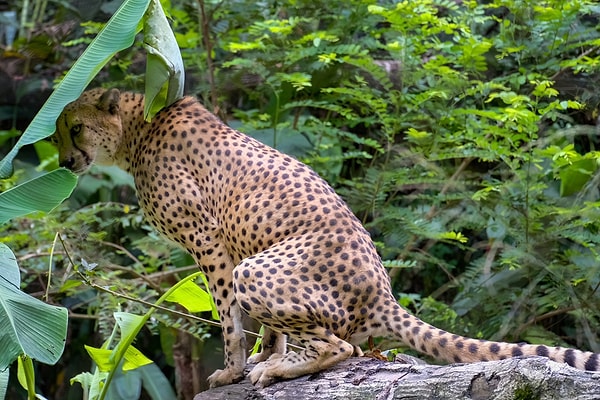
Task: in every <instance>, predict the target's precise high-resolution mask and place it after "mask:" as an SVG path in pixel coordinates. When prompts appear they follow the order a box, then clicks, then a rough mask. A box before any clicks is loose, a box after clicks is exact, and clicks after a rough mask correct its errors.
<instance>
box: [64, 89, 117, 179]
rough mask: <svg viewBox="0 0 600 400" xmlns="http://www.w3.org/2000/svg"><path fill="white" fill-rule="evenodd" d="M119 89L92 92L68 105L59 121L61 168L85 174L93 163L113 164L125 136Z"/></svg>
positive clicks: (84, 94) (94, 90) (93, 90)
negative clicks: (123, 135)
mask: <svg viewBox="0 0 600 400" xmlns="http://www.w3.org/2000/svg"><path fill="white" fill-rule="evenodd" d="M119 100H120V93H119V91H118V90H117V89H109V90H106V89H92V90H89V91H87V92H85V93H83V94H82V95H81V97H79V98H78V99H77V100H75V101H73V102H72V103H69V104H68V105H67V106H66V107H65V109H64V110H63V112H62V113H61V114H60V116H59V117H58V119H57V120H56V132H55V133H54V140H55V141H56V144H57V146H58V160H59V164H60V166H61V167H66V168H68V169H70V170H71V171H73V172H75V173H77V174H82V173H84V172H85V171H87V170H88V169H89V168H90V166H91V165H92V163H96V164H100V165H112V164H114V163H115V159H114V156H115V153H116V151H117V149H118V147H119V143H120V140H121V136H122V125H121V116H120V113H119Z"/></svg>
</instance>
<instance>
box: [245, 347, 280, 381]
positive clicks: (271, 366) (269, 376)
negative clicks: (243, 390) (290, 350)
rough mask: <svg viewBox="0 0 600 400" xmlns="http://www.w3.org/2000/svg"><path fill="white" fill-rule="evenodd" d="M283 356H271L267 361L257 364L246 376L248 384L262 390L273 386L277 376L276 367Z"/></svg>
mask: <svg viewBox="0 0 600 400" xmlns="http://www.w3.org/2000/svg"><path fill="white" fill-rule="evenodd" d="M283 357H284V355H283V354H279V353H277V354H273V355H272V356H271V357H269V359H268V360H267V361H263V362H261V363H258V364H257V365H256V366H254V368H252V371H250V373H249V374H248V378H250V382H252V384H253V385H255V386H256V387H258V388H264V387H267V386H270V385H271V384H273V383H274V382H275V381H276V380H277V378H278V376H277V375H276V373H275V372H276V371H277V366H278V365H280V364H281V359H282V358H283Z"/></svg>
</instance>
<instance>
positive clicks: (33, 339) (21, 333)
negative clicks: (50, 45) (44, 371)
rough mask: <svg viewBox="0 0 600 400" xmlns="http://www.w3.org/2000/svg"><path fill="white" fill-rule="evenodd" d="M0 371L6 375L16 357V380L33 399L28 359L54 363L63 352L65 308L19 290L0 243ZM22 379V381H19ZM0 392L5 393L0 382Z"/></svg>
mask: <svg viewBox="0 0 600 400" xmlns="http://www.w3.org/2000/svg"><path fill="white" fill-rule="evenodd" d="M0 272H1V273H2V274H1V275H0V277H1V278H0V316H1V319H2V321H4V323H3V324H2V326H1V327H0V337H1V338H2V349H3V350H2V353H1V355H0V369H1V370H2V371H7V372H6V375H5V376H6V377H8V367H9V366H10V365H11V364H12V363H13V361H15V359H17V358H18V361H19V377H20V379H19V380H20V382H21V384H22V386H23V387H24V388H25V389H26V390H27V392H28V394H29V398H30V399H34V398H35V397H36V393H35V383H34V382H35V378H34V376H35V374H34V369H33V363H32V358H35V359H36V360H38V361H39V362H42V363H46V364H56V362H57V361H58V360H59V358H60V356H61V355H62V353H63V350H64V345H65V341H66V334H67V309H66V308H63V307H56V306H52V305H49V304H46V303H44V302H42V301H40V300H38V299H36V298H35V297H32V296H29V295H27V294H25V293H23V292H22V291H21V290H20V286H21V276H20V271H19V266H18V265H17V262H16V260H15V256H14V254H13V253H12V251H11V250H10V249H9V248H8V247H7V246H6V245H5V244H2V243H0ZM21 378H22V379H21ZM3 382H4V383H3V385H2V389H0V392H3V393H5V392H6V383H7V379H6V378H5V379H3Z"/></svg>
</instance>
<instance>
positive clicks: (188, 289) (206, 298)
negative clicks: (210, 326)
mask: <svg viewBox="0 0 600 400" xmlns="http://www.w3.org/2000/svg"><path fill="white" fill-rule="evenodd" d="M166 300H167V301H171V302H173V303H178V304H180V305H182V306H184V307H185V308H186V309H187V310H188V311H189V312H201V311H210V310H212V306H211V303H210V294H208V293H207V292H206V291H205V290H203V289H201V288H200V287H199V286H198V285H196V284H195V283H194V282H191V281H187V282H185V283H183V284H182V285H181V286H179V287H178V288H177V290H175V291H173V292H172V293H171V294H170V295H169V297H167V298H166Z"/></svg>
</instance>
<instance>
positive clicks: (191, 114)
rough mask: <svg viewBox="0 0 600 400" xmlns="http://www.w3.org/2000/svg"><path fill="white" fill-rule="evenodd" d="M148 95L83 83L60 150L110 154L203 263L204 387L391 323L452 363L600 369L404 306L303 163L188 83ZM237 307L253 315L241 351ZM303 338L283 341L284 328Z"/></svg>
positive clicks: (336, 202) (576, 355)
mask: <svg viewBox="0 0 600 400" xmlns="http://www.w3.org/2000/svg"><path fill="white" fill-rule="evenodd" d="M143 109H144V97H143V95H141V94H135V93H125V92H124V93H121V92H119V90H117V89H108V90H105V89H92V90H90V91H87V92H85V93H84V94H83V95H82V96H81V97H80V98H79V99H77V100H76V101H74V102H72V103H70V104H69V105H67V106H66V107H65V109H64V111H63V112H62V113H61V115H60V116H59V117H58V119H57V121H56V132H55V138H56V141H57V146H58V150H59V162H60V165H61V166H62V167H66V168H68V169H70V170H72V171H74V172H75V173H78V174H81V173H84V172H85V171H86V170H88V168H89V167H90V166H91V165H92V163H96V164H100V165H117V166H119V167H120V168H122V169H124V170H125V171H127V172H129V173H130V174H131V175H132V176H133V178H134V181H135V186H136V190H137V197H138V201H139V204H140V206H141V208H142V209H143V211H144V214H145V217H146V218H147V220H148V221H149V222H150V223H151V225H153V226H154V228H156V229H157V230H158V231H159V232H160V233H162V234H163V235H164V236H166V237H167V238H169V239H170V240H172V241H174V242H175V243H178V244H179V245H181V246H182V247H184V248H185V249H186V250H187V251H188V252H189V253H190V254H191V255H192V256H193V258H194V260H195V261H196V262H197V264H198V265H199V267H200V269H201V270H202V271H203V272H204V273H205V274H206V277H207V279H208V282H209V289H210V291H211V293H212V295H213V297H214V300H215V304H216V307H217V309H218V312H219V316H220V322H221V324H222V331H223V337H224V354H225V367H224V369H222V370H217V371H215V372H214V373H213V374H212V375H211V376H210V377H209V378H208V380H209V384H210V386H211V387H216V386H221V385H226V384H230V383H234V382H238V381H240V380H241V379H242V378H243V377H244V367H245V365H246V363H247V362H249V363H257V364H256V365H255V366H254V368H253V369H252V370H251V371H250V372H249V378H250V380H251V382H252V383H253V384H255V385H256V386H258V387H265V386H268V385H270V384H272V383H273V382H275V381H277V380H281V379H289V378H295V377H298V376H301V375H305V374H309V373H314V372H317V371H320V370H323V369H326V368H328V367H331V366H333V365H334V364H336V363H338V362H340V361H342V360H344V359H346V358H348V357H350V356H351V355H353V354H358V355H360V354H361V351H360V348H359V345H360V344H361V343H363V342H365V341H366V340H367V339H368V338H369V337H394V338H397V339H399V340H401V341H402V342H403V343H405V344H407V345H409V346H410V347H411V348H413V349H415V350H417V351H419V352H422V353H425V354H428V355H430V356H432V357H434V358H435V359H438V360H440V361H445V362H451V363H460V362H476V361H486V360H498V359H504V358H507V357H515V356H527V355H538V356H545V357H549V358H550V359H552V360H555V361H558V362H561V363H566V364H568V365H570V366H573V367H576V368H579V369H584V370H594V371H595V370H599V369H600V359H599V354H595V353H590V352H583V351H580V350H575V349H568V348H561V347H548V346H544V345H529V344H510V343H501V342H492V341H485V340H475V339H472V338H467V337H463V336H459V335H455V334H452V333H449V332H446V331H444V330H441V329H438V328H436V327H434V326H432V325H429V324H427V323H425V322H423V321H421V320H420V319H418V318H417V317H415V316H413V315H411V314H409V313H408V312H407V311H406V310H405V309H403V308H402V307H401V306H400V305H399V304H398V302H397V301H396V300H395V299H394V297H393V295H392V290H391V287H390V282H389V277H388V275H387V273H386V270H385V269H384V267H383V265H382V261H381V259H380V257H379V255H378V253H377V252H376V249H375V246H374V245H373V242H372V240H371V238H370V236H369V234H368V232H367V231H366V230H365V229H364V227H363V226H362V225H361V223H360V222H359V220H358V219H357V218H356V217H355V216H354V215H353V213H352V212H351V211H350V209H349V208H348V206H347V205H346V204H345V203H344V201H343V200H342V199H341V198H340V197H339V196H338V195H337V194H336V193H335V192H334V190H333V189H332V188H331V186H329V185H328V184H327V183H326V182H325V181H324V180H323V179H321V178H320V177H319V176H318V175H317V174H316V173H315V172H313V171H312V170H311V169H310V168H309V167H308V166H306V165H304V164H303V163H301V162H299V161H297V160H296V159H294V158H292V157H289V156H287V155H285V154H282V153H280V152H279V151H277V150H275V149H272V148H270V147H268V146H266V145H264V144H262V143H260V142H258V141H256V140H254V139H252V138H250V137H248V136H246V135H244V134H242V133H240V132H238V131H236V130H234V129H231V128H230V127H228V126H227V125H225V124H223V123H222V122H221V121H220V120H219V119H218V118H217V117H216V116H214V115H213V114H211V113H210V112H209V111H207V110H206V109H205V108H204V107H203V106H202V105H201V104H200V103H199V102H198V101H197V100H196V99H194V98H192V97H185V98H183V99H180V100H179V101H177V102H175V103H174V104H172V105H171V106H169V107H166V108H164V109H163V110H162V111H161V112H159V113H158V114H157V115H156V116H155V117H154V119H153V120H152V122H145V121H144V116H143ZM243 313H246V314H248V315H249V316H250V317H251V318H253V319H255V320H257V321H258V322H260V323H261V324H262V325H263V326H264V327H265V330H264V337H263V340H262V348H261V351H260V353H258V354H255V355H254V356H252V357H250V358H249V359H247V350H246V339H245V336H244V332H243V329H242V317H243ZM287 337H290V338H293V339H295V340H296V341H297V342H299V343H301V344H302V345H303V347H304V350H301V351H299V352H294V351H288V352H286V338H287Z"/></svg>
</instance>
